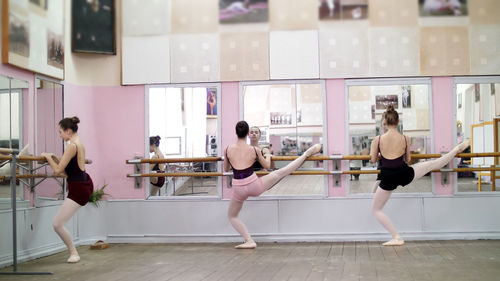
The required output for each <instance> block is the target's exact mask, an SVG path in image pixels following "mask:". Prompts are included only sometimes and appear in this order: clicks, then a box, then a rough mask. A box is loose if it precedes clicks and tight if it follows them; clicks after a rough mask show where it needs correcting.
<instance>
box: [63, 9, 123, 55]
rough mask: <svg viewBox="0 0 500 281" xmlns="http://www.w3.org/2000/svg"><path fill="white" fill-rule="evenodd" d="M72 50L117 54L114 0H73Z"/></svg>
mask: <svg viewBox="0 0 500 281" xmlns="http://www.w3.org/2000/svg"><path fill="white" fill-rule="evenodd" d="M72 20H73V21H72V32H71V43H72V44H71V50H72V51H73V52H82V53H98V54H111V55H115V54H116V46H115V6H114V1H113V0H73V1H72Z"/></svg>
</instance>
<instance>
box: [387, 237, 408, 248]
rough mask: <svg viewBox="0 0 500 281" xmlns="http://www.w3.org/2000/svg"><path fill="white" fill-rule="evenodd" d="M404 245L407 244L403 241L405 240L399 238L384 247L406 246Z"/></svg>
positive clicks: (388, 242)
mask: <svg viewBox="0 0 500 281" xmlns="http://www.w3.org/2000/svg"><path fill="white" fill-rule="evenodd" d="M404 243H405V241H404V240H403V238H401V237H398V238H393V239H391V240H390V241H387V242H385V243H384V244H382V245H384V246H402V245H404Z"/></svg>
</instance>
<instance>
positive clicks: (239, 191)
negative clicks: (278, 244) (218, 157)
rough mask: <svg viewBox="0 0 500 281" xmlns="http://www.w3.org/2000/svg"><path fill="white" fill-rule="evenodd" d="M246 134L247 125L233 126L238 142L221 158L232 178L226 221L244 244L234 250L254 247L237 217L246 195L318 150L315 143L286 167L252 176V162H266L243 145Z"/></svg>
mask: <svg viewBox="0 0 500 281" xmlns="http://www.w3.org/2000/svg"><path fill="white" fill-rule="evenodd" d="M248 132H249V128H248V124H247V122H245V121H240V122H238V123H237V124H236V135H237V136H238V141H237V142H236V143H235V144H232V145H229V146H228V147H227V148H226V151H225V157H224V171H226V172H228V171H229V169H230V167H232V168H233V177H234V178H233V180H232V186H233V195H232V198H231V201H230V203H229V209H228V217H229V221H230V222H231V225H232V226H233V227H234V228H235V229H236V231H238V232H239V233H240V234H241V236H243V238H244V239H245V243H243V244H240V245H238V246H236V247H235V248H237V249H253V248H255V247H257V244H256V243H255V242H254V241H253V239H252V237H251V236H250V234H249V233H248V230H247V228H246V226H245V224H243V222H242V221H240V219H239V218H238V214H239V213H240V210H241V207H243V202H245V200H246V199H247V198H248V196H259V195H260V194H262V193H263V192H264V191H266V190H268V189H270V188H271V187H273V186H274V185H275V184H276V183H278V182H279V181H280V180H281V179H282V178H284V177H285V176H287V175H289V174H290V173H291V172H293V171H295V170H296V169H298V168H299V167H300V166H301V165H302V163H304V161H305V160H306V158H307V157H309V156H311V155H313V154H316V153H318V152H320V150H321V144H316V145H314V146H312V147H310V148H309V149H308V150H307V151H306V152H304V154H302V155H301V156H300V157H298V158H297V159H295V160H294V161H292V162H290V163H289V164H288V165H287V166H285V167H283V168H281V169H279V170H276V171H273V172H271V173H270V174H268V175H265V176H262V177H260V178H259V177H257V175H256V174H255V173H254V171H253V166H252V165H253V163H254V162H255V161H259V162H260V163H261V164H264V163H265V159H264V156H262V154H261V151H260V148H257V147H254V146H250V145H248V144H247V143H246V137H247V136H248Z"/></svg>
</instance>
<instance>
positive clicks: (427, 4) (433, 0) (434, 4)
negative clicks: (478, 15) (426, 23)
mask: <svg viewBox="0 0 500 281" xmlns="http://www.w3.org/2000/svg"><path fill="white" fill-rule="evenodd" d="M418 7H419V14H420V16H421V17H443V16H444V17H449V16H452V17H457V16H467V15H468V13H469V12H468V9H467V0H419V1H418Z"/></svg>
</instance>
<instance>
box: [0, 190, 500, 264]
mask: <svg viewBox="0 0 500 281" xmlns="http://www.w3.org/2000/svg"><path fill="white" fill-rule="evenodd" d="M371 201H372V198H371V197H350V198H334V199H282V200H277V199H270V200H266V199H261V200H250V201H248V202H246V203H245V206H244V208H243V210H242V213H241V219H242V220H243V221H244V222H245V224H246V225H247V227H248V229H249V231H250V232H251V234H252V235H253V236H254V238H255V239H256V240H257V241H267V242H270V241H282V242H283V241H353V240H384V239H388V238H389V234H388V233H387V232H386V231H385V230H384V229H383V228H382V227H381V226H380V225H379V224H378V223H377V221H376V220H375V218H374V217H373V216H372V215H371V213H370V206H371ZM228 203H229V202H228V201H227V200H218V199H207V200H202V199H187V200H158V201H155V200H147V201H146V200H116V201H108V202H105V203H103V204H102V206H101V207H100V208H95V207H93V206H91V205H88V206H86V207H84V208H82V209H80V210H79V212H78V215H77V217H76V218H74V219H73V220H72V221H70V223H68V225H67V227H68V229H69V230H70V231H71V232H72V233H73V235H74V237H75V242H76V244H77V245H82V244H91V243H93V242H95V241H96V240H98V239H106V240H107V241H108V242H111V243H142V242H156V243H161V242H235V241H241V238H240V237H239V235H238V234H237V233H236V231H235V230H234V229H233V228H232V227H231V225H230V223H229V221H228V220H227V216H226V213H227V207H228ZM58 208H59V206H51V207H43V208H36V209H26V210H20V211H18V219H19V220H18V230H19V257H20V260H21V261H22V260H27V259H33V258H36V257H40V256H45V255H48V254H51V253H54V252H59V251H63V250H64V245H63V244H62V242H61V241H60V240H59V238H58V237H57V235H56V234H55V232H54V231H53V230H52V218H53V217H54V215H55V212H56V211H57V209H58ZM386 211H387V213H388V215H389V216H390V217H391V218H392V219H393V222H394V224H395V225H396V227H397V228H398V230H399V231H400V232H401V234H402V236H403V237H404V238H406V239H407V240H424V239H433V240H442V239H443V240H444V239H500V219H499V216H498V214H499V213H500V194H498V195H497V194H491V193H490V194H480V195H477V194H471V195H463V196H462V195H461V196H449V197H448V196H447V197H444V196H443V197H437V196H432V195H428V196H427V195H425V196H394V197H393V198H391V200H390V201H389V202H388V204H387V207H386ZM11 215H12V214H11V212H8V211H4V212H0V222H1V224H2V226H5V227H2V228H1V229H0V234H1V237H2V239H0V266H6V265H9V264H10V263H11V262H12V256H11V255H12V252H11V251H12V248H11V234H10V233H11V227H9V226H10V225H11V221H10V217H11ZM31 224H33V226H34V230H31ZM61 262H64V261H61Z"/></svg>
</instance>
